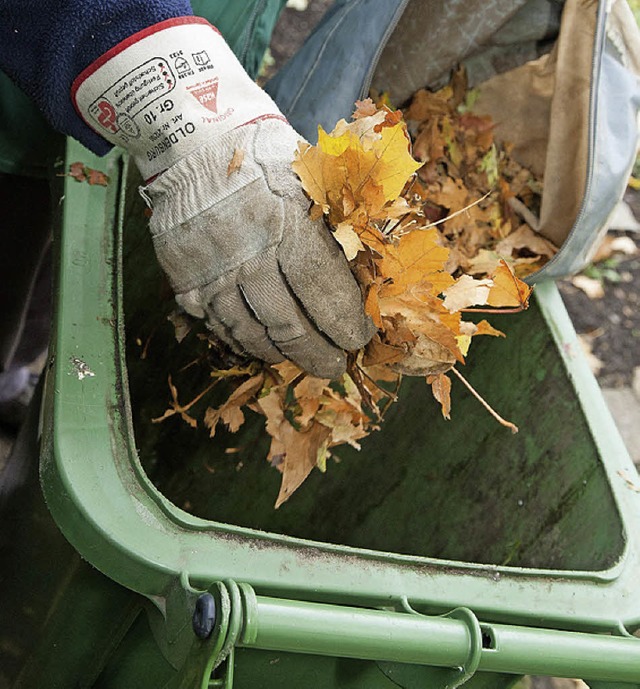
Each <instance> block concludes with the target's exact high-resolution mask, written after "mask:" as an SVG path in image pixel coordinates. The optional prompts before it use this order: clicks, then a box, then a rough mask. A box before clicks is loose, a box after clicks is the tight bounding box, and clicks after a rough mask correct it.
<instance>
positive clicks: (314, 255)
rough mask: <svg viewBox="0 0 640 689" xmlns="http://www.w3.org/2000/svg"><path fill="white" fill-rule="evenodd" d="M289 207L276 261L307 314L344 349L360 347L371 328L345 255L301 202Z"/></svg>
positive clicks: (364, 342) (362, 345) (327, 231)
mask: <svg viewBox="0 0 640 689" xmlns="http://www.w3.org/2000/svg"><path fill="white" fill-rule="evenodd" d="M289 210H291V215H293V216H294V217H288V220H289V222H290V225H289V227H288V228H287V232H285V233H284V237H283V240H282V243H281V244H280V247H279V249H278V262H279V264H280V267H281V269H282V272H283V273H284V275H285V276H286V278H287V282H288V283H289V285H290V286H291V289H292V290H293V292H294V294H295V295H296V297H298V299H300V301H301V302H302V304H303V306H304V308H305V310H306V312H307V313H308V314H309V316H310V318H311V320H312V321H313V322H314V323H315V324H316V326H317V327H318V328H320V330H322V331H323V332H324V333H325V334H326V335H327V336H328V337H329V338H330V339H331V340H332V341H333V342H335V343H336V344H337V345H338V346H339V347H341V348H342V349H345V350H347V351H351V350H355V349H360V348H361V347H364V345H366V344H367V342H369V340H370V339H371V338H372V337H373V334H374V332H375V330H376V329H375V326H374V325H373V322H372V321H371V319H370V318H369V316H367V315H366V314H365V312H364V304H363V299H362V293H361V291H360V287H359V286H358V283H357V282H356V280H355V278H354V277H353V275H352V273H351V269H350V268H349V264H348V262H347V259H346V257H345V255H344V253H343V251H342V249H341V248H340V246H339V245H338V243H337V242H336V241H335V239H334V238H333V237H332V236H331V233H330V232H329V230H327V228H326V227H325V226H324V223H323V222H322V221H316V222H314V221H312V220H310V218H309V217H308V215H306V211H305V210H304V207H301V208H300V209H288V211H289ZM296 216H297V217H296Z"/></svg>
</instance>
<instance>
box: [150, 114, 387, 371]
mask: <svg viewBox="0 0 640 689" xmlns="http://www.w3.org/2000/svg"><path fill="white" fill-rule="evenodd" d="M299 138H300V137H299V136H298V135H297V134H296V132H295V131H294V130H293V129H292V128H291V127H290V126H289V125H288V124H286V123H285V122H283V121H281V120H277V119H269V120H265V121H261V122H257V123H254V124H250V125H245V126H244V127H241V128H239V129H238V130H234V131H232V132H229V133H228V134H226V135H224V136H222V137H219V138H218V139H215V140H214V141H212V142H211V143H210V144H207V145H206V146H204V147H202V148H201V149H199V150H198V151H196V152H195V153H193V154H192V155H190V156H188V157H187V158H185V159H184V160H182V161H179V162H178V163H177V164H176V165H174V166H173V167H172V168H171V169H170V170H169V171H167V172H166V173H165V174H164V175H162V176H161V177H160V178H158V180H156V181H155V182H153V183H152V184H150V185H149V186H148V187H147V188H146V189H145V193H146V194H148V195H149V196H150V198H151V200H152V203H153V206H154V211H153V215H152V218H151V231H152V234H153V240H154V246H155V249H156V253H157V256H158V260H159V261H160V264H161V265H162V267H163V269H164V270H165V272H166V273H167V275H168V277H169V279H170V281H171V282H172V286H173V288H174V290H175V292H176V298H177V300H178V302H179V303H180V304H182V306H183V307H184V308H185V309H186V310H187V311H188V312H189V313H191V314H193V315H194V316H196V317H206V319H207V322H208V324H209V326H210V327H211V328H212V330H213V331H214V332H215V333H216V334H217V335H218V336H219V337H220V338H221V339H223V340H224V341H226V342H227V343H229V344H230V345H231V346H232V347H233V348H234V349H236V350H237V351H246V352H249V353H251V354H253V355H254V356H257V357H259V358H261V359H264V360H266V361H269V362H271V363H275V362H277V361H281V360H282V359H283V356H284V357H286V358H288V359H291V360H292V361H294V362H295V363H297V364H299V365H300V366H301V367H303V368H304V369H306V370H308V371H309V372H311V373H313V374H314V375H318V376H320V377H323V378H335V377H338V376H339V375H341V374H342V373H343V372H344V370H345V368H346V355H345V351H344V350H347V351H349V350H355V349H359V348H360V347H362V346H363V345H364V344H366V342H368V340H369V339H370V338H371V336H372V334H373V332H374V326H373V324H372V323H371V321H370V319H369V318H368V317H367V316H365V314H364V308H363V302H362V295H361V292H360V289H359V287H358V285H357V283H356V282H355V279H354V278H353V276H352V274H351V271H350V269H349V265H348V263H347V260H346V258H345V256H344V253H343V252H342V250H341V249H340V247H339V246H338V244H337V242H336V241H335V240H334V239H333V237H332V236H331V234H330V232H329V231H328V230H327V228H326V227H325V225H324V223H323V221H321V220H318V221H312V220H311V219H310V217H309V213H308V210H309V205H310V203H309V200H308V199H307V197H306V196H305V195H304V193H303V191H302V187H301V186H300V182H299V180H298V179H297V177H296V175H295V174H294V173H293V171H292V169H291V161H292V159H293V153H294V150H295V148H296V146H297V142H298V140H299ZM236 149H241V150H242V151H243V152H244V160H243V162H242V164H241V166H240V169H239V170H238V171H236V172H231V173H230V174H228V173H227V168H228V165H229V163H230V161H231V159H232V156H233V154H234V151H235V150H236Z"/></svg>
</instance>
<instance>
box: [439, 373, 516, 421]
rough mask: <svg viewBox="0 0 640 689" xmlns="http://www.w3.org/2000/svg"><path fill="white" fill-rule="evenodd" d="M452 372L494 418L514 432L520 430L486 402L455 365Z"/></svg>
mask: <svg viewBox="0 0 640 689" xmlns="http://www.w3.org/2000/svg"><path fill="white" fill-rule="evenodd" d="M450 370H451V373H454V374H455V375H456V376H457V377H458V378H459V380H460V381H461V382H462V383H463V384H464V385H465V387H466V388H467V390H469V392H470V393H471V394H472V395H473V396H474V397H475V398H476V399H477V400H478V402H480V404H481V405H482V406H483V407H484V408H485V409H486V410H487V411H488V412H489V414H491V416H493V418H494V419H495V420H496V421H497V422H498V423H499V424H500V425H501V426H505V427H506V428H509V429H511V432H512V433H517V432H518V427H517V426H516V425H515V424H514V423H511V421H507V420H506V419H503V418H502V417H501V416H500V414H498V412H497V411H496V410H495V409H493V408H492V407H491V406H490V405H489V403H488V402H486V401H485V400H484V399H483V398H482V397H481V396H480V394H479V393H478V392H477V391H476V390H475V389H474V388H473V386H472V385H471V383H470V382H469V381H468V380H467V379H466V378H465V377H464V376H463V375H462V373H460V371H458V370H457V369H456V368H455V367H453V368H451V369H450Z"/></svg>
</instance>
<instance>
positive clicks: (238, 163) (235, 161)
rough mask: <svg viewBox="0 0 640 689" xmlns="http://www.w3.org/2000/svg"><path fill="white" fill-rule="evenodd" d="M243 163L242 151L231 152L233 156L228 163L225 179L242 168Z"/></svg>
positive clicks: (240, 149) (239, 149) (238, 149)
mask: <svg viewBox="0 0 640 689" xmlns="http://www.w3.org/2000/svg"><path fill="white" fill-rule="evenodd" d="M243 161H244V149H242V148H236V149H235V150H234V152H233V156H232V158H231V160H230V161H229V166H228V167H227V177H230V176H231V175H232V174H233V173H234V172H238V170H239V169H240V168H241V167H242V162H243Z"/></svg>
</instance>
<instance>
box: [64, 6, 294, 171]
mask: <svg viewBox="0 0 640 689" xmlns="http://www.w3.org/2000/svg"><path fill="white" fill-rule="evenodd" d="M71 95H72V100H73V103H74V105H75V107H76V109H77V110H78V113H79V114H80V116H81V117H82V118H83V119H84V120H85V122H86V123H87V124H88V125H89V126H90V127H91V128H92V129H94V130H95V131H96V132H97V133H98V134H100V135H101V136H103V137H104V138H105V139H107V140H108V141H110V142H111V143H113V144H116V145H118V146H122V147H123V148H126V149H127V150H128V151H129V152H130V153H131V154H132V155H133V157H134V159H135V161H136V163H137V165H138V167H139V169H140V171H141V173H142V175H143V176H144V177H145V178H146V179H149V178H152V177H154V176H156V175H158V174H160V173H161V172H163V171H164V170H167V169H168V168H170V167H171V166H172V165H173V164H174V163H175V162H176V161H178V160H180V159H181V158H183V157H185V156H186V155H188V154H189V153H191V152H192V151H194V150H195V149H197V148H199V147H200V146H202V145H204V144H205V143H206V142H207V141H209V140H210V139H211V138H212V137H218V136H222V135H224V134H225V133H227V132H229V131H230V130H232V129H235V128H236V127H239V126H241V125H243V124H247V123H249V122H252V121H255V120H260V119H263V118H273V117H276V118H279V119H284V116H283V115H282V114H281V113H280V111H279V110H278V108H277V106H276V105H275V103H274V102H273V101H272V100H271V98H270V97H269V96H268V95H267V94H266V93H265V92H264V91H263V90H262V89H261V88H259V87H258V86H257V85H256V84H255V83H254V82H253V81H252V80H251V79H250V77H249V76H248V75H247V73H246V72H245V71H244V69H243V68H242V65H241V64H240V62H239V61H238V59H237V58H236V57H235V55H234V54H233V52H232V51H231V49H230V48H229V46H228V45H227V43H226V42H225V40H224V39H223V38H222V36H221V35H220V33H219V32H218V30H217V29H215V27H213V26H211V24H209V23H208V22H207V21H206V20H204V19H202V18H200V17H178V18H176V19H168V20H167V21H164V22H160V23H159V24H154V25H153V26H150V27H148V28H147V29H144V30H143V31H140V32H138V33H136V34H134V35H133V36H131V37H130V38H128V39H126V40H125V41H122V42H121V43H119V44H118V45H116V46H115V47H114V48H112V49H111V50H109V51H108V52H107V53H105V54H104V55H102V56H101V57H100V58H98V59H97V60H96V61H95V62H94V63H92V64H91V65H90V66H89V67H88V68H87V69H85V70H84V71H83V72H82V73H81V74H80V75H79V76H78V77H77V79H76V80H75V81H74V84H73V87H72V91H71Z"/></svg>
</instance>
